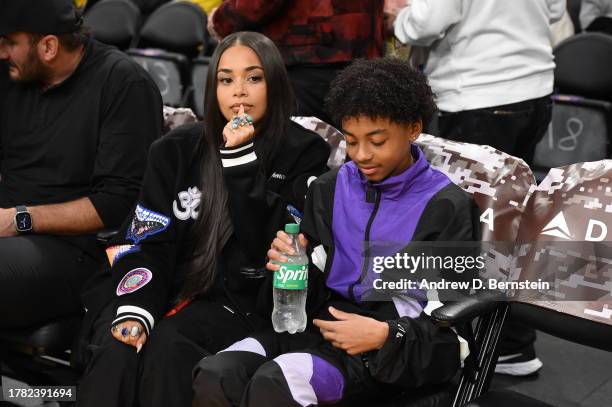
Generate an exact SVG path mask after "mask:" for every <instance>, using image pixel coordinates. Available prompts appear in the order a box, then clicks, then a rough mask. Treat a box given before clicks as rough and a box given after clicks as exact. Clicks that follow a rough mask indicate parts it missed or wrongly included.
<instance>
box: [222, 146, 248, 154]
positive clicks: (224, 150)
mask: <svg viewBox="0 0 612 407" xmlns="http://www.w3.org/2000/svg"><path fill="white" fill-rule="evenodd" d="M249 149H250V150H253V143H249V144H245V145H243V146H238V147H223V148H221V150H220V151H221V155H228V154H234V153H239V152H241V151H245V150H249Z"/></svg>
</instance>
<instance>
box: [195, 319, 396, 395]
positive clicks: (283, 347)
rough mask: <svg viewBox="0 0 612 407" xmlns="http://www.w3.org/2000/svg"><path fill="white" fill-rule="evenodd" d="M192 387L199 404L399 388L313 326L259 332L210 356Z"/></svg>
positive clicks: (389, 391)
mask: <svg viewBox="0 0 612 407" xmlns="http://www.w3.org/2000/svg"><path fill="white" fill-rule="evenodd" d="M193 389H194V393H195V397H194V400H193V406H194V407H213V406H214V407H222V406H223V407H228V406H238V405H240V406H249V407H260V406H294V407H298V406H306V405H317V404H335V403H337V402H339V401H341V400H344V401H345V402H347V405H351V404H350V403H351V401H354V400H356V399H359V400H360V401H363V400H364V399H366V400H367V399H377V398H380V397H381V396H382V395H389V394H392V393H393V392H394V391H395V392H397V391H398V390H397V389H391V388H390V387H389V386H386V385H383V384H382V383H379V382H377V381H375V380H374V379H373V378H372V377H371V376H370V373H369V370H368V368H367V367H366V366H365V365H364V363H363V361H362V360H361V357H360V356H350V355H348V354H347V353H346V352H345V351H343V350H340V349H336V348H334V347H332V346H331V345H330V344H329V343H328V342H327V341H325V340H324V339H323V337H322V336H321V334H319V333H318V332H308V331H306V332H303V333H300V334H294V335H289V334H287V333H284V334H276V333H274V332H266V333H258V334H257V335H254V336H252V337H249V338H246V339H243V340H241V341H240V342H237V343H235V344H233V345H232V346H230V347H229V348H228V349H225V350H223V351H222V352H220V353H217V354H216V355H214V356H207V357H205V358H204V359H202V361H200V363H199V364H198V366H197V367H196V369H195V370H194V382H193Z"/></svg>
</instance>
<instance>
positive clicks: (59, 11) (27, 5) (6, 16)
mask: <svg viewBox="0 0 612 407" xmlns="http://www.w3.org/2000/svg"><path fill="white" fill-rule="evenodd" d="M82 24H83V19H82V17H81V13H80V12H79V11H77V9H76V7H75V6H74V4H73V2H72V0H0V35H6V34H10V33H14V32H27V33H33V34H66V33H71V32H75V31H77V30H78V29H79V28H80V27H81V25H82Z"/></svg>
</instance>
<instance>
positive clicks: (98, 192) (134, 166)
mask: <svg viewBox="0 0 612 407" xmlns="http://www.w3.org/2000/svg"><path fill="white" fill-rule="evenodd" d="M118 65H119V66H117V67H116V68H115V70H114V72H113V73H112V74H111V76H110V79H109V80H108V87H107V89H105V93H104V95H103V101H102V108H101V109H102V112H101V117H100V133H99V140H98V150H97V154H96V161H95V166H94V172H93V175H92V181H91V184H92V188H91V193H90V194H89V196H88V197H89V199H90V200H91V202H92V203H93V205H94V207H95V208H96V211H97V212H98V215H99V216H100V218H101V219H102V222H103V223H104V226H105V227H116V226H119V225H120V224H121V222H122V221H123V220H124V219H125V217H126V216H127V215H128V213H129V211H130V209H131V208H132V206H133V204H134V201H135V199H136V197H137V196H138V190H139V186H140V182H141V180H142V173H143V170H144V168H145V163H146V158H147V150H148V148H149V146H150V145H151V143H152V142H153V141H154V140H156V139H157V138H158V137H159V136H160V135H161V132H162V124H163V116H162V102H161V97H160V94H159V91H158V90H157V89H156V88H155V85H153V84H152V83H151V82H150V81H147V80H145V79H143V78H140V77H134V74H133V72H132V70H133V69H134V68H133V67H131V66H129V64H127V62H123V61H122V62H121V63H119V64H118Z"/></svg>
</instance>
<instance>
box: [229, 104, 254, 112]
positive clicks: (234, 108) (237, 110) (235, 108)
mask: <svg viewBox="0 0 612 407" xmlns="http://www.w3.org/2000/svg"><path fill="white" fill-rule="evenodd" d="M243 106H244V111H245V113H246V112H248V111H249V110H251V108H252V107H253V106H252V105H245V104H243ZM231 109H232V112H234V114H238V112H239V111H240V104H237V105H232V106H231Z"/></svg>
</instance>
